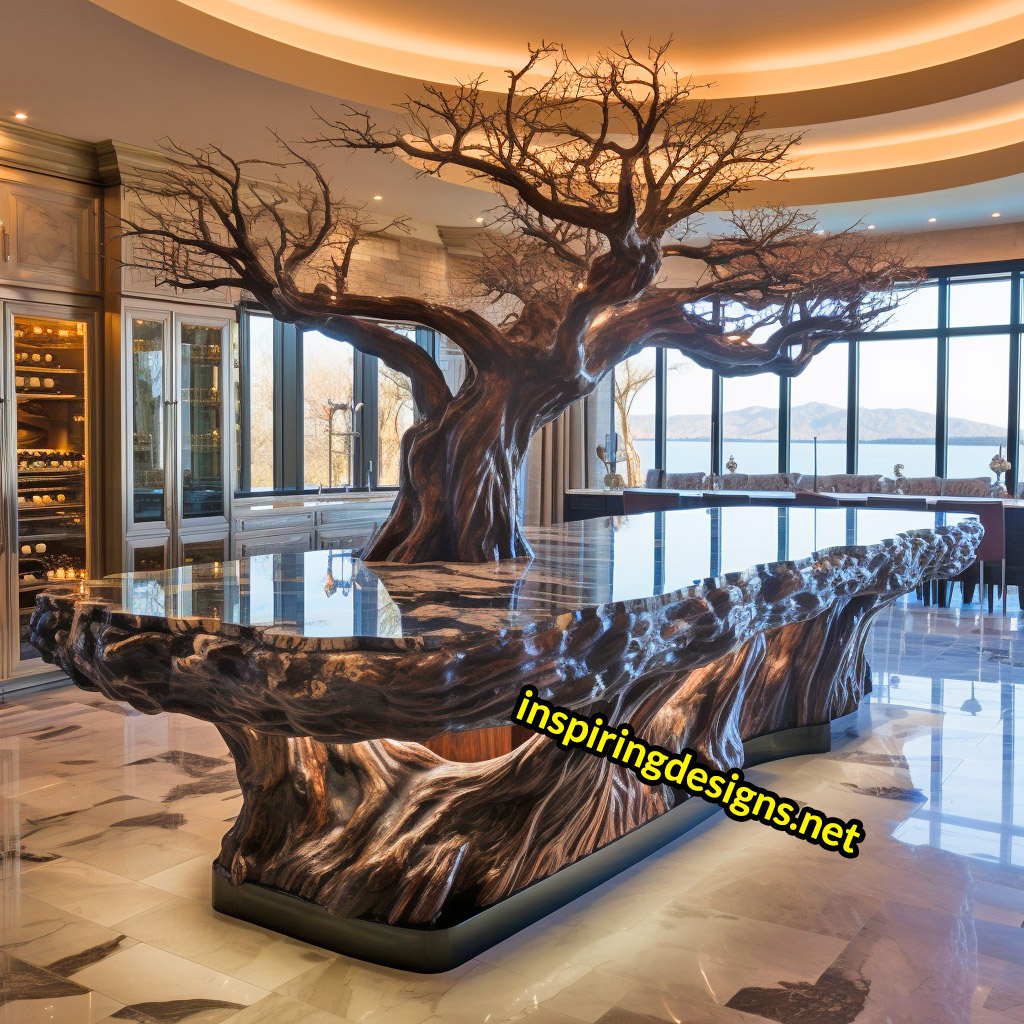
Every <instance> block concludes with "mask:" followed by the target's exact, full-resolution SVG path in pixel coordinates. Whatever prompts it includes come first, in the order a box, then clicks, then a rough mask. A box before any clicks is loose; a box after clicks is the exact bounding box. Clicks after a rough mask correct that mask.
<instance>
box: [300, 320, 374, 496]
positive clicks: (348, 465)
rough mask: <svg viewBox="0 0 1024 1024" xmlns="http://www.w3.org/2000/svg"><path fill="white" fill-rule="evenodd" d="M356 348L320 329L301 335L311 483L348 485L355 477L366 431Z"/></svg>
mask: <svg viewBox="0 0 1024 1024" xmlns="http://www.w3.org/2000/svg"><path fill="white" fill-rule="evenodd" d="M354 384H355V350H354V349H353V348H352V346H351V345H349V344H348V343H347V342H344V341H336V340H335V339H334V338H328V337H325V336H324V335H323V334H321V333H320V332H319V331H306V332H304V333H303V335H302V397H303V415H302V434H303V442H302V455H303V467H304V472H305V484H306V487H308V488H314V487H320V486H321V485H322V486H323V487H344V486H347V485H352V484H353V483H354V480H355V474H356V471H357V469H356V467H357V465H358V463H357V462H356V460H357V459H358V457H359V452H358V447H357V445H356V440H357V438H358V436H359V434H360V433H361V431H362V425H363V417H362V403H361V402H357V401H356V395H355V390H354Z"/></svg>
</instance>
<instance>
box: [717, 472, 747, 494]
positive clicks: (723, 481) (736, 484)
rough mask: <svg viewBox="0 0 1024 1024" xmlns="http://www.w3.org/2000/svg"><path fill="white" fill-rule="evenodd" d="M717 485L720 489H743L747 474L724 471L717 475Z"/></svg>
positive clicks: (745, 484)
mask: <svg viewBox="0 0 1024 1024" xmlns="http://www.w3.org/2000/svg"><path fill="white" fill-rule="evenodd" d="M718 487H719V490H722V491H745V490H747V474H746V473H724V474H723V475H722V476H720V477H718Z"/></svg>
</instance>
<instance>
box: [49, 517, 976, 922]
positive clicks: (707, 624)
mask: <svg viewBox="0 0 1024 1024" xmlns="http://www.w3.org/2000/svg"><path fill="white" fill-rule="evenodd" d="M713 511H714V513H715V515H714V516H712V515H710V514H709V513H708V512H705V511H703V510H697V511H690V512H686V511H684V512H669V513H655V514H650V515H647V516H637V517H634V518H633V519H630V520H627V521H623V522H616V521H612V520H605V521H590V522H586V523H574V524H566V525H564V526H562V527H558V528H551V529H548V530H545V531H538V532H537V533H536V534H535V535H534V537H533V540H534V545H535V547H536V548H537V550H538V557H537V559H536V560H535V561H534V562H533V563H531V564H529V565H520V566H519V567H518V569H517V570H516V572H514V573H512V574H511V576H506V575H503V574H502V573H501V572H496V571H492V570H488V569H486V568H485V567H481V566H462V567H454V566H450V565H440V564H439V565H434V566H417V567H387V571H385V569H384V567H378V566H374V567H367V568H366V570H365V572H366V575H365V576H363V577H362V579H363V581H364V582H363V584H362V585H361V587H360V588H358V589H357V588H354V587H353V588H351V590H350V597H352V595H355V594H357V593H358V594H359V595H360V597H359V600H358V602H356V603H354V604H350V605H338V604H334V605H326V606H322V605H320V604H318V603H317V600H319V599H316V600H315V599H314V595H315V594H316V593H318V590H317V588H315V587H308V586H306V585H305V582H304V581H302V580H301V579H300V580H298V581H297V582H295V581H290V580H289V579H287V578H285V577H284V576H283V575H282V571H283V569H284V567H286V566H287V565H291V564H292V563H290V562H288V560H287V559H286V558H285V557H284V556H274V557H277V561H274V560H273V559H272V560H271V561H270V562H268V563H267V566H269V567H270V568H271V569H272V570H273V572H272V576H273V578H274V580H275V582H276V585H277V586H278V588H279V592H278V598H277V599H276V600H275V602H274V605H275V607H277V606H281V607H282V608H283V607H285V606H286V605H288V603H289V601H291V600H293V599H294V600H298V598H299V596H300V595H303V599H304V600H305V601H306V604H305V605H303V606H302V607H301V608H300V607H299V606H298V605H296V606H295V608H294V612H293V613H292V618H291V619H289V620H287V622H286V621H285V620H284V619H275V621H274V622H272V623H271V624H269V625H260V624H257V623H254V622H252V621H250V620H251V619H252V609H249V611H248V612H246V613H245V614H243V613H242V610H241V609H240V606H239V607H238V608H234V609H232V608H231V606H230V602H229V597H230V593H229V592H231V593H236V596H237V592H238V589H239V586H240V583H239V581H240V580H242V579H243V578H245V579H249V580H250V581H251V580H254V579H256V577H258V574H259V571H260V568H261V566H263V563H260V562H257V561H256V560H255V559H250V560H247V561H246V562H245V563H244V566H242V565H241V564H240V565H239V566H238V567H236V568H234V569H233V568H232V567H231V566H230V564H229V565H225V566H221V567H219V568H218V573H217V578H218V579H219V581H220V582H219V583H218V584H217V585H218V586H219V587H220V590H219V591H218V593H219V597H218V598H217V600H218V601H219V602H220V603H219V605H218V610H219V614H220V618H213V617H211V616H209V615H200V616H196V615H191V616H190V615H185V614H184V611H185V609H186V608H189V609H193V610H195V606H196V605H197V604H199V605H200V606H203V600H201V599H202V598H203V595H206V596H207V597H209V595H210V593H212V592H213V584H212V583H211V582H210V580H209V579H204V576H203V573H202V572H199V573H197V574H196V576H195V579H194V586H193V589H192V590H190V589H189V588H188V586H186V585H185V584H183V582H182V580H181V579H179V577H178V576H175V575H174V574H164V575H163V576H161V575H160V574H155V575H153V576H147V575H146V574H131V575H129V576H126V577H124V578H123V579H122V580H119V581H118V580H114V581H101V582H97V583H95V584H92V583H90V584H83V585H79V586H70V587H68V586H65V587H63V588H61V587H55V588H53V589H52V590H49V589H48V590H47V591H45V592H44V593H42V594H41V595H40V596H39V598H38V607H37V610H36V613H35V615H34V616H33V620H32V630H33V633H32V636H33V642H34V643H36V644H37V646H38V647H39V649H40V650H41V651H42V652H43V654H44V656H45V657H47V658H49V659H51V660H54V661H55V662H56V663H57V664H59V665H60V666H61V667H62V668H64V669H65V670H66V671H67V672H68V673H69V674H70V675H71V677H72V679H73V680H74V682H75V683H77V684H78V685H79V686H82V687H84V688H86V689H98V690H100V691H101V692H103V693H104V694H106V695H107V696H110V697H113V698H117V699H122V700H126V701H128V702H130V703H131V704H133V705H134V706H135V707H137V708H139V709H141V710H143V711H149V712H153V711H157V710H160V709H163V710H171V711H181V712H185V713H187V714H192V715H194V716H196V717H199V718H203V719H206V720H208V721H213V722H215V723H216V724H217V726H218V728H219V729H220V731H221V733H222V735H223V736H224V738H225V740H226V742H227V744H228V747H229V749H230V751H231V753H232V756H233V757H234V760H235V764H236V767H237V771H238V779H239V783H240V786H241V789H242V794H243V798H244V799H243V806H242V809H241V812H240V813H239V816H238V819H237V820H236V822H235V823H234V825H233V826H232V827H231V829H230V830H229V832H228V833H227V835H226V836H225V837H224V841H223V844H222V847H221V852H220V855H219V858H218V862H219V864H220V865H221V866H222V867H223V869H224V870H225V871H226V872H227V873H228V874H229V876H230V878H231V880H232V882H233V883H234V884H236V885H239V884H241V883H243V882H253V883H258V884H259V885H261V886H265V887H270V888H272V889H277V890H280V891H283V892H285V893H290V894H292V895H295V896H299V897H302V898H303V899H306V900H310V901H313V902H315V903H317V904H319V905H320V906H322V907H325V908H327V909H328V910H329V911H330V912H331V913H332V914H335V915H338V916H342V917H354V918H360V919H363V920H369V921H377V922H384V923H389V924H396V925H404V926H414V927H430V926H439V925H446V924H452V923H456V922H458V921H461V920H464V919H465V918H467V917H469V916H472V915H473V914H475V913H476V912H477V911H479V910H480V909H481V908H484V907H488V906H491V905H493V904H495V903H497V902H499V901H501V900H503V899H505V898H507V897H508V896H510V895H512V894H514V893H516V892H519V891H520V890H522V889H523V888H524V887H526V886H528V885H530V884H531V883H532V882H536V881H539V880H541V879H544V878H547V877H549V876H550V875H552V874H553V873H554V872H556V871H558V870H559V869H560V868H562V867H566V866H568V865H570V864H573V863H575V862H576V861H578V860H580V859H581V858H582V857H585V856H586V855H587V854H589V853H592V852H594V851H596V850H599V849H601V848H602V847H603V846H605V845H607V844H608V843H610V842H612V841H613V840H614V839H616V838H618V837H619V836H622V835H624V834H625V833H627V832H629V831H631V830H633V829H635V828H637V827H638V826H640V825H643V824H644V823H645V822H648V821H651V820H652V819H653V818H655V817H657V816H658V815H661V814H663V813H664V812H665V811H667V810H669V809H670V808H671V807H673V806H674V805H675V804H676V802H677V801H678V800H679V799H680V794H679V793H678V792H677V791H676V790H674V789H671V788H669V787H664V786H662V787H657V788H653V787H650V786H647V785H645V784H643V783H642V782H640V781H639V780H638V779H637V777H636V776H635V775H633V774H632V773H631V772H629V771H626V770H624V769H622V768H620V767H616V766H614V765H612V764H610V763H609V762H608V761H606V760H604V759H601V758H596V757H593V756H592V755H590V754H588V753H586V752H583V751H566V750H564V749H562V748H561V747H560V746H559V745H558V744H557V743H555V742H553V741H552V740H550V739H548V738H547V737H544V736H531V737H530V738H529V739H527V740H526V741H525V742H522V743H518V744H517V745H515V744H513V742H512V741H513V737H512V735H511V729H510V728H509V719H510V716H511V712H512V710H513V707H514V702H515V698H516V696H517V694H518V692H519V690H520V688H521V687H522V686H523V685H524V684H527V683H529V684H530V685H532V686H534V687H535V688H536V689H537V691H538V692H539V693H540V694H541V696H543V697H544V698H545V699H549V700H551V701H552V702H554V703H557V704H561V705H563V706H565V707H568V708H573V709H576V708H578V709H581V710H585V711H586V712H588V713H591V714H600V715H602V716H603V717H604V718H605V720H606V721H609V722H615V723H620V724H623V723H627V722H628V723H629V724H630V725H632V727H633V729H634V730H635V732H636V733H637V734H638V735H639V736H641V737H643V738H644V739H646V740H648V741H650V742H652V743H656V744H659V745H661V746H664V747H666V748H668V749H681V748H683V747H687V748H691V749H694V750H697V751H699V752H700V754H701V755H702V757H703V758H704V759H705V760H706V761H708V762H709V763H710V764H713V765H715V766H717V767H721V768H725V767H731V766H739V765H742V763H743V743H744V741H747V740H750V739H753V738H756V737H759V736H763V735H766V734H769V733H773V732H778V731H779V730H784V729H790V728H794V727H800V726H805V725H819V724H822V723H827V722H829V721H832V720H834V719H836V718H840V717H842V716H843V715H846V714H848V713H850V712H852V711H853V710H855V709H856V707H857V704H858V702H859V701H860V699H861V697H862V696H863V694H864V693H865V692H866V691H867V689H868V688H869V686H870V670H869V668H868V666H867V664H866V661H865V658H864V641H865V637H866V634H867V630H868V628H869V626H870V624H871V622H872V620H873V618H874V617H875V616H876V615H877V614H878V612H879V611H880V610H882V609H883V608H885V607H886V606H887V605H888V604H890V603H891V602H892V601H894V600H896V599H897V598H898V597H899V596H900V595H901V594H905V593H907V592H909V591H911V590H913V588H914V587H916V586H917V585H918V584H919V583H921V582H922V581H923V580H928V579H935V578H950V577H952V576H955V575H957V574H958V573H959V572H961V571H962V570H963V568H964V567H966V566H967V565H968V564H970V562H971V561H972V559H973V558H974V557H975V552H976V550H977V547H978V545H979V542H980V540H981V536H982V530H981V527H980V524H979V523H978V521H977V519H974V518H967V517H963V516H950V517H948V520H944V519H943V518H942V517H935V516H924V515H921V514H912V513H899V512H885V511H876V512H867V511H856V512H854V511H851V512H848V513H847V512H843V511H839V510H788V511H787V510H782V511H777V510H773V509H726V510H713ZM837 517H838V518H837ZM880 517H881V518H880ZM886 517H888V518H886ZM716 524H718V525H717V526H716ZM769 524H772V525H773V526H774V527H776V528H777V530H778V533H777V535H768V530H767V529H766V526H768V525H769ZM900 525H901V526H903V527H904V530H905V532H893V533H891V534H890V533H889V532H888V531H889V530H890V528H891V527H893V526H900ZM726 526H728V529H726ZM783 527H786V528H787V529H789V530H790V533H784V531H783ZM698 528H704V529H705V530H710V532H708V533H706V534H705V539H706V540H709V541H710V547H709V548H708V549H707V550H706V551H704V552H703V554H700V553H699V550H698V549H700V547H701V542H700V540H699V529H698ZM837 529H838V530H839V531H840V532H841V531H844V530H845V531H847V535H849V531H850V530H852V531H853V535H855V536H854V537H853V539H856V535H859V536H861V537H863V538H865V539H866V540H869V542H866V543H847V544H833V545H832V546H825V547H819V545H820V543H821V541H822V540H824V539H826V538H827V536H829V535H832V536H835V535H836V531H837ZM793 531H795V532H793ZM877 538H880V539H877ZM581 541H586V542H587V543H581ZM716 544H717V547H716ZM776 544H778V545H779V548H786V549H787V550H788V551H789V553H790V554H791V556H796V555H798V554H803V555H804V557H796V558H795V559H794V558H793V557H791V558H789V559H787V560H784V561H774V562H769V561H766V562H763V563H760V564H757V565H755V567H754V568H748V569H746V570H744V571H735V572H731V571H724V572H720V573H719V575H717V576H712V577H708V576H705V577H704V578H703V579H701V578H699V574H698V573H695V571H694V570H695V567H697V566H698V565H701V564H704V565H706V564H707V562H706V561H702V559H704V558H705V557H710V558H711V561H712V563H713V562H714V561H715V559H718V560H719V561H720V562H723V563H725V566H733V565H736V564H737V563H738V560H740V559H746V558H751V559H756V558H757V555H758V552H760V551H768V550H776V548H775V545H776ZM797 545H798V546H799V550H793V548H794V546H797ZM808 551H810V552H813V553H811V554H807V552H808ZM730 552H731V553H730ZM323 554H324V553H323V552H313V553H310V555H309V556H308V558H309V561H308V565H309V566H312V567H319V566H321V562H320V561H318V559H319V558H321V556H323ZM268 557H271V556H268ZM304 564H305V563H304ZM725 566H723V568H724V567H725ZM507 568H508V567H506V569H507ZM620 570H621V574H620ZM316 571H321V570H320V569H317V570H316ZM360 571H362V570H360ZM378 571H379V573H380V575H379V577H377V576H376V573H377V572H378ZM389 573H390V574H391V575H388V574H389ZM695 575H697V576H698V581H697V582H695V583H693V582H691V583H690V585H688V586H687V585H681V584H683V582H684V581H685V580H686V579H687V577H689V579H690V580H693V578H694V576H695ZM371 576H374V577H375V578H376V579H377V583H378V585H379V588H378V590H377V591H376V592H373V587H372V586H371V583H370V577H371ZM161 579H162V580H163V581H164V583H163V584H161V583H160V582H159V581H160V580H161ZM385 579H387V580H388V581H389V583H390V587H391V591H392V596H391V599H390V600H391V603H390V604H389V603H388V602H386V601H384V594H383V582H382V581H383V580H385ZM161 586H164V587H165V589H164V590H162V591H161V590H160V587H161ZM403 587H404V588H405V589H402V588H403ZM321 590H322V588H321ZM584 592H585V593H586V595H588V597H587V598H585V597H584ZM159 594H162V597H160V598H159V600H158V595H159ZM371 594H372V602H371V600H370V597H371ZM443 595H450V596H448V597H445V596H443ZM332 599H333V598H332ZM332 599H331V600H332ZM353 600H354V598H353ZM323 607H327V608H329V609H332V610H333V611H332V614H334V615H335V619H334V620H330V619H327V620H325V619H324V618H323V616H324V615H325V614H326V612H324V611H323ZM371 607H372V609H373V610H374V615H375V616H376V617H375V618H374V617H371V616H369V614H368V609H369V608H371ZM158 609H162V614H158V613H157V610H158ZM345 609H347V610H345ZM229 610H230V614H231V615H232V616H234V618H235V619H237V620H242V619H246V622H244V623H243V622H241V621H236V622H227V621H224V619H225V617H227V616H228V613H229ZM300 611H301V612H302V616H299V612H300ZM356 612H359V615H356V614H355V613H356ZM332 621H333V622H334V624H335V625H336V626H337V627H338V628H342V627H343V628H344V629H345V630H347V631H348V632H349V634H350V635H348V636H344V637H341V636H333V637H332V636H330V635H328V633H329V628H328V627H329V626H330V625H331V622H332ZM286 627H287V628H286ZM370 633H372V634H373V635H369V634H370ZM505 730H508V731H507V732H506V731H505ZM442 734H443V738H441V739H438V737H439V736H442ZM460 737H465V739H464V740H463V739H461V738H460ZM424 741H426V742H424ZM446 744H447V745H448V746H447V747H446V746H445V745H446ZM437 746H441V747H442V751H441V753H438V752H437V751H436V749H430V748H431V747H435V748H436V747H437ZM492 752H496V753H495V756H490V755H491V754H492ZM447 755H455V756H447ZM481 755H488V756H486V759H480V758H481Z"/></svg>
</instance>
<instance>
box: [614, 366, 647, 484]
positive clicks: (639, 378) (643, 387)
mask: <svg viewBox="0 0 1024 1024" xmlns="http://www.w3.org/2000/svg"><path fill="white" fill-rule="evenodd" d="M614 386H615V391H614V401H615V431H616V433H617V434H618V435H619V455H620V456H622V457H624V458H625V462H621V463H619V465H618V466H617V467H616V469H617V472H619V473H621V474H622V476H623V477H624V478H625V481H626V485H627V486H628V487H642V486H643V484H644V480H645V479H646V477H647V470H649V469H653V468H654V413H655V393H656V391H657V387H656V385H655V350H654V349H653V348H645V349H644V350H643V351H642V352H640V353H639V354H638V355H635V356H633V357H632V358H631V359H624V360H623V361H622V362H621V363H619V364H618V366H616V367H615V380H614ZM603 441H604V439H603V438H601V443H603Z"/></svg>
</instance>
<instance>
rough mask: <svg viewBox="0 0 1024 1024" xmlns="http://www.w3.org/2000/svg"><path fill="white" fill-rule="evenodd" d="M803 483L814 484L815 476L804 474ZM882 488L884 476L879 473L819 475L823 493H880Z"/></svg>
mask: <svg viewBox="0 0 1024 1024" xmlns="http://www.w3.org/2000/svg"><path fill="white" fill-rule="evenodd" d="M802 483H803V484H804V485H808V484H809V485H810V486H809V487H808V489H810V488H813V486H814V477H813V476H808V475H807V474H804V477H803V480H802ZM881 490H882V477H881V475H880V474H878V473H830V474H828V475H826V476H819V477H818V491H819V492H820V493H821V494H878V493H879V492H880V491H881Z"/></svg>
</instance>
